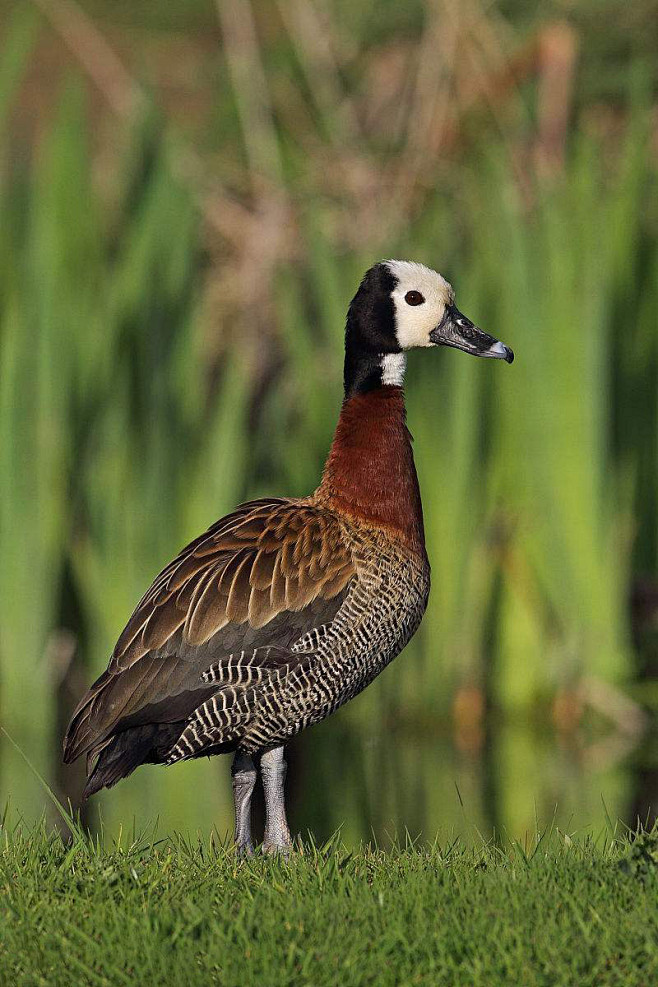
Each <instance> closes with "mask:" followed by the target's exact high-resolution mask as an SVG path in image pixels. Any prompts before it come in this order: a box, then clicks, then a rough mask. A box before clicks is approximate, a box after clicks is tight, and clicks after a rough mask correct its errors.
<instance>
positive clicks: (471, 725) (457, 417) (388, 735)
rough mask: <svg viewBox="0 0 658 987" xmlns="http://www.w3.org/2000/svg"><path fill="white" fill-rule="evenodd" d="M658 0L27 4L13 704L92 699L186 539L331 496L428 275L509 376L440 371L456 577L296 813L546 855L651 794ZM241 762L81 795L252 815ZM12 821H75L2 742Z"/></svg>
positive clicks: (20, 93) (657, 771) (31, 745)
mask: <svg viewBox="0 0 658 987" xmlns="http://www.w3.org/2000/svg"><path fill="white" fill-rule="evenodd" d="M657 52H658V2H656V0H635V2H633V3H632V4H628V3H622V2H621V0H605V2H603V0H570V2H569V0H562V2H559V0H553V2H544V3H539V2H536V3H527V2H521V0H507V2H502V0H501V2H499V3H495V2H488V3H485V2H483V0H425V2H422V0H409V2H407V3H404V4H400V3H394V2H392V0H358V2H354V0H350V2H347V0H327V2H325V3H320V2H319V0H217V2H212V0H168V2H167V3H166V4H164V3H158V4H156V3H139V4H136V3H134V2H133V0H130V2H129V0H112V2H109V0H87V2H80V3H74V2H73V0H16V2H8V0H4V3H3V4H2V5H0V601H1V608H2V609H1V619H0V718H1V722H2V725H3V726H4V728H5V729H6V730H7V731H8V732H9V734H10V735H11V736H12V737H13V738H14V739H15V741H16V742H17V743H18V744H19V745H20V746H21V748H22V749H23V750H24V751H25V752H26V753H27V755H28V756H29V758H30V759H31V761H32V762H33V763H34V765H35V766H36V767H37V768H38V769H39V770H40V771H41V772H42V773H43V774H44V776H45V777H46V778H48V779H49V780H50V781H51V783H52V784H53V785H54V787H55V789H56V790H57V791H58V792H59V793H60V794H63V795H65V796H69V797H71V799H72V800H73V802H74V804H75V802H76V800H77V798H78V795H79V792H80V788H81V768H82V766H81V765H76V766H74V767H73V768H70V769H65V768H64V767H63V766H62V765H61V763H60V750H61V736H62V733H63V729H64V726H65V724H66V721H67V720H68V717H69V714H70V712H71V709H72V707H73V706H74V705H75V703H76V702H77V700H78V699H79V697H80V695H81V694H82V692H83V691H84V689H85V688H86V686H87V685H88V684H89V683H90V682H91V680H92V679H93V678H94V677H95V676H96V675H97V674H98V673H99V672H100V671H101V670H102V669H103V668H104V667H105V664H106V662H107V658H108V655H109V652H110V650H111V648H112V646H113V644H114V641H115V639H116V637H117V635H118V633H119V631H120V630H121V628H122V626H123V624H124V622H125V620H126V619H127V617H128V615H129V613H130V611H131V609H132V606H133V605H134V603H135V602H136V600H137V599H138V598H139V596H140V595H141V594H142V592H143V591H144V589H145V588H146V586H147V585H148V583H149V582H150V580H151V578H152V577H153V576H154V575H155V573H156V572H157V571H158V569H159V568H160V567H161V566H162V564H164V563H165V562H166V561H168V560H169V558H171V557H172V555H173V554H174V553H175V552H176V551H177V550H178V548H179V547H180V546H181V545H182V544H183V543H185V542H186V541H187V540H189V539H190V538H191V537H193V536H194V535H196V534H198V533H199V531H201V530H202V529H204V528H205V527H206V526H207V525H208V524H210V523H211V522H212V521H213V520H215V519H216V518H217V517H218V516H220V515H221V514H222V513H224V512H226V511H228V510H229V509H231V508H232V507H233V506H234V505H235V504H236V503H238V502H239V501H241V500H244V499H247V498H250V497H256V496H260V495H263V494H269V495H277V494H289V495H303V494H305V493H308V492H310V491H311V490H312V489H313V488H314V486H315V485H316V483H317V480H318V477H319V474H320V470H321V467H322V464H323V460H324V456H325V454H326V451H327V448H328V445H329V442H330V439H331V434H332V429H333V426H334V423H335V419H336V416H337V412H338V408H339V404H340V400H341V363H342V336H343V327H344V316H345V310H346V306H347V303H348V301H349V299H350V298H351V296H352V294H353V292H354V290H355V287H356V285H357V283H358V280H359V278H360V275H361V273H362V272H363V270H365V268H366V267H368V266H369V265H370V264H371V263H373V262H374V261H375V260H377V259H379V258H381V257H390V256H398V257H408V258H412V259H417V260H420V261H423V262H425V263H428V264H430V265H431V266H433V267H436V268H437V269H439V270H440V271H442V273H444V274H445V275H446V276H447V277H448V278H449V279H450V280H451V281H453V283H454V284H455V286H456V288H457V293H458V300H459V304H460V307H461V308H462V309H463V310H464V311H465V312H467V313H468V314H469V315H470V317H471V318H473V319H474V320H476V321H477V322H478V323H479V324H480V325H481V326H482V327H483V328H485V329H486V330H487V331H488V332H490V333H492V334H494V335H496V336H497V337H499V338H501V339H503V340H505V342H507V343H509V344H510V345H511V346H513V348H514V350H515V351H516V354H517V361H516V362H515V364H514V366H513V367H512V368H510V369H507V368H504V367H503V368H502V370H501V367H500V366H498V365H495V364H494V365H492V364H490V363H487V362H479V361H476V360H468V359H466V358H464V357H463V355H462V354H459V353H456V352H445V353H444V352H441V353H436V354H430V356H428V355H427V354H421V356H420V357H417V356H414V355H412V358H411V360H410V366H409V371H408V405H409V422H410V427H411V430H412V432H413V434H414V436H415V439H416V444H415V451H416V459H417V465H418V469H419V474H420V480H421V487H422V492H423V499H424V504H425V511H426V522H427V536H428V548H429V554H430V559H431V563H432V569H433V592H432V596H431V600H430V606H429V611H428V614H427V616H426V618H425V621H424V624H423V626H422V628H421V631H420V632H419V634H418V635H417V637H416V639H415V640H414V641H413V642H412V644H411V645H410V646H409V647H408V648H407V650H406V652H405V654H404V655H403V656H402V657H401V658H400V659H398V661H396V662H395V663H394V664H393V666H392V667H391V668H390V669H389V670H387V671H386V672H385V673H384V674H383V675H382V676H381V677H380V679H378V680H377V682H376V683H375V684H374V685H373V686H372V687H371V688H370V689H369V690H367V692H366V693H364V694H363V695H362V696H361V697H360V698H359V699H357V700H356V701H355V702H353V703H352V704H350V705H349V706H348V707H346V708H345V709H344V710H342V711H341V712H340V713H339V714H337V715H336V716H335V717H333V718H332V719H330V720H329V721H327V722H325V723H324V724H322V725H321V726H319V727H317V728H314V729H313V730H311V731H309V732H308V733H307V734H304V735H303V736H302V737H301V738H300V739H299V740H298V741H297V742H295V744H294V745H293V749H292V752H291V771H290V773H289V786H290V790H291V795H292V798H293V810H292V819H293V824H294V828H295V829H296V830H297V831H302V832H303V831H304V830H305V829H307V828H308V827H312V828H313V829H314V830H315V832H316V834H317V835H318V836H320V837H322V836H326V835H328V834H329V833H330V832H332V831H333V830H334V829H335V828H336V827H337V826H338V825H341V824H342V825H343V835H344V837H345V838H346V839H347V840H350V839H354V838H357V837H368V836H369V835H370V834H371V833H372V832H374V833H375V834H376V835H377V836H378V837H380V838H383V837H385V834H386V833H387V832H392V831H393V830H395V829H397V830H398V831H401V830H402V829H403V828H404V827H407V828H408V829H409V830H410V831H411V832H412V833H419V832H423V833H424V834H425V835H427V836H432V835H433V834H434V833H436V832H437V831H440V832H443V833H446V832H451V831H472V829H473V828H474V827H479V829H480V830H481V831H483V832H485V833H489V832H491V831H492V830H494V829H497V830H500V829H501V828H506V829H507V830H508V831H509V832H511V833H512V834H513V835H519V834H520V833H522V832H523V830H524V829H526V828H533V827H534V825H535V821H536V820H539V821H540V822H542V821H546V820H548V819H550V818H552V816H553V814H554V813H556V814H557V818H558V821H559V822H560V823H561V825H563V826H564V827H565V828H567V829H568V828H571V829H575V828H580V827H583V826H588V825H595V824H597V823H598V822H599V821H600V820H601V819H602V817H603V808H602V806H601V800H602V799H603V802H604V803H605V806H606V809H607V812H608V813H609V814H610V815H611V816H619V817H621V818H623V819H625V820H627V821H629V822H632V821H633V819H634V818H636V817H637V815H638V814H640V815H641V816H642V818H646V816H647V815H651V814H652V807H654V808H655V806H656V804H657V802H658V745H657V744H656V741H655V738H654V733H653V730H652V725H653V723H654V722H655V712H656V710H658V646H657V637H658V634H657V633H656V632H657V629H658V620H657V615H658V518H657V514H656V504H657V502H658V441H657V436H658V433H657V429H656V425H657V415H658V403H657V402H658V397H657V395H658V387H657V383H658V324H657V314H656V313H657V311H658V237H657V233H658V198H657V196H656V190H657V182H656V178H657V155H658V126H657V125H658V117H657V114H656V97H657V94H658V56H657V54H656V53H657ZM225 762H226V759H214V760H213V761H210V762H208V761H203V762H195V763H193V764H188V765H185V766H179V767H175V768H171V769H166V770H165V769H163V768H151V767H147V768H142V769H140V770H139V771H138V772H137V774H136V775H134V776H133V777H132V778H130V779H129V780H128V781H126V782H123V783H122V784H121V785H120V786H119V787H118V788H117V789H114V790H113V791H112V792H111V793H109V794H108V793H106V794H104V795H103V796H101V797H99V798H98V799H95V800H94V802H93V804H92V805H91V806H88V807H86V808H85V810H84V811H85V814H86V815H85V818H86V820H87V822H88V823H89V824H90V825H92V826H94V827H96V826H98V825H99V824H102V825H104V826H105V828H106V830H107V831H108V832H110V833H111V832H116V830H117V828H118V827H119V826H120V825H124V826H126V825H131V824H132V822H133V820H135V821H136V823H137V825H141V823H142V822H143V821H144V820H149V819H151V820H152V819H154V818H156V816H157V817H159V819H160V827H161V828H162V829H169V828H172V827H179V828H182V829H184V830H189V829H192V830H193V829H196V828H199V829H201V830H206V831H207V830H208V829H209V828H210V827H211V826H213V825H215V826H217V828H218V830H219V832H220V833H224V832H225V831H226V830H227V829H228V828H229V826H230V822H231V819H230V792H229V784H228V763H225ZM0 784H1V792H2V800H3V801H6V800H9V801H10V803H11V805H12V807H13V809H14V810H15V811H17V812H19V813H21V814H23V815H24V816H25V817H27V818H30V817H33V816H34V815H36V814H38V813H39V812H41V811H42V810H43V806H44V804H45V803H46V801H47V800H46V799H45V798H44V794H43V791H42V789H41V788H40V786H39V783H38V782H37V781H36V780H35V778H34V776H33V775H32V773H31V772H30V771H29V770H28V769H27V768H26V765H25V763H24V761H23V760H22V759H21V758H20V756H19V755H18V754H17V753H16V752H15V751H14V749H13V748H12V747H11V745H10V744H8V743H7V742H4V743H3V744H1V745H0Z"/></svg>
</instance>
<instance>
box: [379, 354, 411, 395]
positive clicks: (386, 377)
mask: <svg viewBox="0 0 658 987" xmlns="http://www.w3.org/2000/svg"><path fill="white" fill-rule="evenodd" d="M381 365H382V384H383V385H388V386H389V387H402V385H403V384H404V372H405V370H406V369H407V358H406V356H405V355H404V353H385V354H384V355H383V356H382V357H381Z"/></svg>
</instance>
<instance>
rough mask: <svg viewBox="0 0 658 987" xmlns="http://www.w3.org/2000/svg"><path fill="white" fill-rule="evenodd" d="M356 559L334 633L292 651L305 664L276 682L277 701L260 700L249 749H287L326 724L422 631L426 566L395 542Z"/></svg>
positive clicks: (325, 630)
mask: <svg viewBox="0 0 658 987" xmlns="http://www.w3.org/2000/svg"><path fill="white" fill-rule="evenodd" d="M356 557H357V560H358V567H357V571H358V575H357V578H356V579H355V581H354V584H353V586H352V588H351V589H350V592H349V593H348V595H347V596H346V598H345V601H344V602H343V605H342V606H341V608H340V610H339V611H338V613H337V614H336V617H335V618H334V620H333V621H332V622H331V625H330V626H329V627H322V628H319V629H317V630H314V631H312V632H311V633H310V634H307V635H305V636H304V637H303V638H301V639H300V640H299V641H298V642H297V643H296V645H295V646H294V647H293V650H294V651H295V652H297V653H300V654H304V653H308V656H309V658H308V661H307V662H301V663H300V665H299V667H298V668H296V669H294V670H293V671H291V672H290V673H289V674H288V675H287V676H286V678H285V681H284V682H282V681H281V680H279V682H278V688H277V695H276V697H275V696H274V695H273V696H271V697H267V698H266V697H265V696H263V699H264V700H265V702H264V704H263V705H262V706H261V704H260V703H259V704H258V705H259V706H260V709H259V710H258V711H256V715H255V716H254V718H253V720H252V722H251V724H250V726H249V728H248V730H247V731H246V735H245V736H244V738H243V740H242V742H241V744H240V746H241V747H243V748H244V749H247V750H256V749H258V748H261V747H263V746H268V745H269V746H271V745H273V744H278V743H284V742H285V741H286V740H288V739H289V738H290V737H292V736H293V735H294V734H296V733H299V731H300V730H303V729H304V728H305V727H307V726H310V725H311V724H313V723H318V722H319V721H320V720H323V719H325V717H327V716H329V715H330V714H331V713H333V712H334V711H335V710H336V709H338V707H339V706H342V705H343V704H344V703H346V702H348V701H349V700H350V699H353V698H354V696H356V695H358V693H359V692H361V691H362V690H363V689H364V688H365V687H366V686H367V685H369V683H370V682H372V680H373V679H374V678H375V677H376V676H377V675H378V674H379V673H380V672H381V671H382V670H383V669H384V668H385V667H386V666H387V665H388V664H389V663H390V662H391V661H392V660H393V659H394V658H395V657H396V656H397V655H399V653H400V652H401V651H402V649H403V648H404V647H405V645H406V644H407V643H408V641H409V640H410V639H411V638H412V637H413V635H414V634H415V632H416V631H417V629H418V626H419V624H420V622H421V619H422V617H423V614H424V613H425V608H426V606H427V598H428V595H429V587H430V573H429V564H428V563H427V560H426V559H422V558H419V557H418V556H415V555H410V554H409V553H407V552H404V551H403V550H402V549H400V548H399V547H398V546H397V545H395V544H394V543H391V542H387V543H386V544H385V546H382V544H381V543H379V544H378V545H377V546H376V550H372V549H370V550H369V548H368V547H360V548H359V550H358V551H357V553H356ZM265 691H267V690H265ZM268 699H269V702H268Z"/></svg>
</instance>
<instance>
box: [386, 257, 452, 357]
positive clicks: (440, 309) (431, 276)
mask: <svg viewBox="0 0 658 987" xmlns="http://www.w3.org/2000/svg"><path fill="white" fill-rule="evenodd" d="M384 263H385V264H386V266H387V267H388V269H389V270H390V272H391V274H393V276H394V277H395V278H396V279H397V282H398V283H397V287H396V288H395V290H394V291H393V294H392V297H393V304H394V305H395V329H396V334H397V337H398V342H399V344H400V346H401V347H402V349H403V350H409V349H412V348H413V347H415V346H432V345H433V344H432V342H431V341H430V333H431V331H432V329H434V328H435V327H436V326H438V324H439V323H440V321H441V319H442V318H443V314H444V312H445V307H446V305H451V304H452V303H453V302H454V300H455V293H454V291H453V290H452V286H451V285H450V284H448V282H447V281H446V279H445V278H443V277H441V275H440V274H438V273H437V272H436V271H433V270H431V268H429V267H425V265H424V264H415V263H413V262H412V261H408V260H387V261H385V262H384ZM410 292H412V294H409V293H410ZM418 294H419V295H420V296H421V297H422V299H423V301H422V302H421V303H420V304H410V303H409V301H407V300H406V296H407V295H408V296H409V299H410V300H411V302H417V301H418Z"/></svg>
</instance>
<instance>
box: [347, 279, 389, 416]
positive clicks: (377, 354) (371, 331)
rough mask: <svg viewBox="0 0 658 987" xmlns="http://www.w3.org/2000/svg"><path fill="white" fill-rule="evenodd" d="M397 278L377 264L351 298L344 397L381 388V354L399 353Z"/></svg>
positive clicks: (348, 316)
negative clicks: (394, 294) (396, 315)
mask: <svg viewBox="0 0 658 987" xmlns="http://www.w3.org/2000/svg"><path fill="white" fill-rule="evenodd" d="M397 283H398V282H397V278H396V277H395V275H394V274H393V273H392V272H391V270H390V269H389V267H388V265H386V264H383V263H379V264H375V265H374V267H371V268H370V270H369V271H367V272H366V274H365V276H364V278H363V280H362V282H361V284H360V285H359V290H358V291H357V293H356V295H355V296H354V298H353V299H352V301H351V303H350V307H349V309H348V312H347V323H346V325H345V371H344V375H343V380H344V385H345V397H346V398H350V397H353V395H355V394H364V393H365V392H367V391H371V390H373V388H376V387H381V384H382V366H381V357H382V354H385V353H401V352H402V350H401V347H400V344H399V343H398V338H397V334H396V324H395V303H394V301H393V297H392V293H393V291H394V290H395V288H396V286H397Z"/></svg>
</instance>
